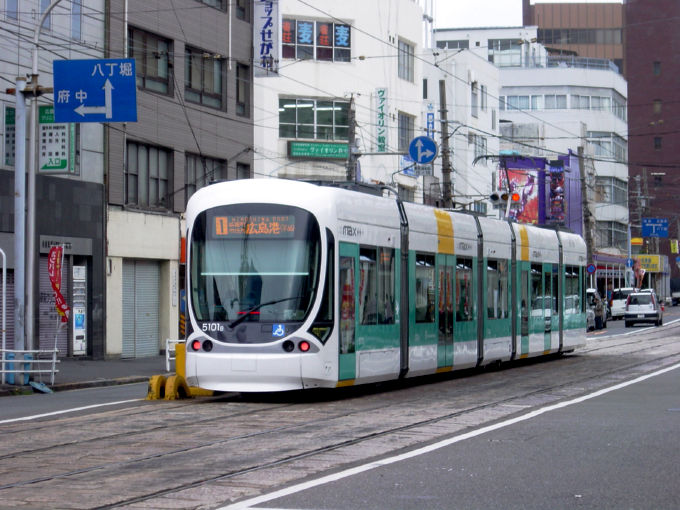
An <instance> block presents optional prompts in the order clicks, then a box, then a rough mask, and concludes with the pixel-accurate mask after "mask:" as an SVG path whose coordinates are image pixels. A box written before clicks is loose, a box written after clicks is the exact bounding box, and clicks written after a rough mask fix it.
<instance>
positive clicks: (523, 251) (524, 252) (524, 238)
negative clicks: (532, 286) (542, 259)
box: [519, 225, 529, 262]
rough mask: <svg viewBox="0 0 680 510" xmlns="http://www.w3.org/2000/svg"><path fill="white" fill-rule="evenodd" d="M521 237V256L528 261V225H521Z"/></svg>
mask: <svg viewBox="0 0 680 510" xmlns="http://www.w3.org/2000/svg"><path fill="white" fill-rule="evenodd" d="M519 238H520V241H521V244H522V246H521V251H520V258H521V259H522V260H523V261H525V262H528V261H529V232H528V231H527V227H526V225H520V226H519Z"/></svg>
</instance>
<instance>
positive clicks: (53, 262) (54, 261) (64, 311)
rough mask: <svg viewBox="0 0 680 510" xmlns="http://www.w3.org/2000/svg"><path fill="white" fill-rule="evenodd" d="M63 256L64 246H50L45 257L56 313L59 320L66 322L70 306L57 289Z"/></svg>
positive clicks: (59, 286) (59, 283)
mask: <svg viewBox="0 0 680 510" xmlns="http://www.w3.org/2000/svg"><path fill="white" fill-rule="evenodd" d="M63 257H64V248H63V247H62V246H52V248H50V253H49V255H48V258H47V274H48V275H49V277H50V284H51V285H52V290H53V291H54V301H55V306H56V308H57V313H58V314H59V315H61V322H68V313H69V311H70V308H69V306H68V304H67V303H66V299H64V296H63V295H62V294H61V291H60V290H59V289H60V288H61V261H62V259H63Z"/></svg>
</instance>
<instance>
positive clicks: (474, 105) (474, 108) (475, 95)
mask: <svg viewBox="0 0 680 510" xmlns="http://www.w3.org/2000/svg"><path fill="white" fill-rule="evenodd" d="M470 115H472V116H473V117H475V118H477V117H479V89H478V88H477V82H476V81H473V82H472V84H471V85H470Z"/></svg>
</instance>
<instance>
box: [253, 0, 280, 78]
mask: <svg viewBox="0 0 680 510" xmlns="http://www.w3.org/2000/svg"><path fill="white" fill-rule="evenodd" d="M253 21H254V27H253V52H254V55H255V66H254V68H253V75H254V76H270V75H272V74H277V73H278V68H279V2H278V0H255V2H254V19H253Z"/></svg>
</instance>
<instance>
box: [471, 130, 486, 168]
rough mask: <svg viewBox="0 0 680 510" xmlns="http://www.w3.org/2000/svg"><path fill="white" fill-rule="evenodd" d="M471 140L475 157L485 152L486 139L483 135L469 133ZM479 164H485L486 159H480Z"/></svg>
mask: <svg viewBox="0 0 680 510" xmlns="http://www.w3.org/2000/svg"><path fill="white" fill-rule="evenodd" d="M471 141H472V143H474V145H475V159H476V158H479V157H481V156H485V155H486V154H487V140H486V137H485V136H480V135H471ZM479 164H481V165H485V164H486V159H481V160H480V161H479Z"/></svg>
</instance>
